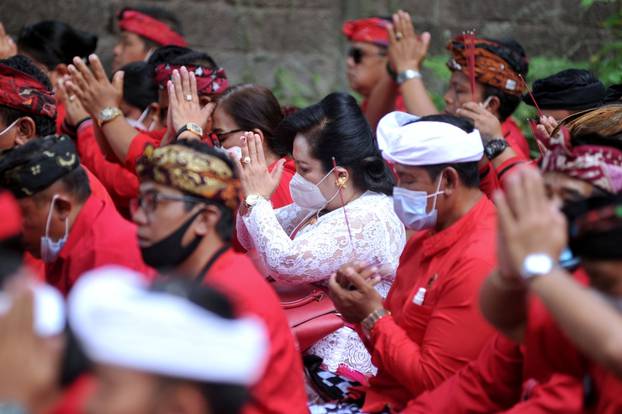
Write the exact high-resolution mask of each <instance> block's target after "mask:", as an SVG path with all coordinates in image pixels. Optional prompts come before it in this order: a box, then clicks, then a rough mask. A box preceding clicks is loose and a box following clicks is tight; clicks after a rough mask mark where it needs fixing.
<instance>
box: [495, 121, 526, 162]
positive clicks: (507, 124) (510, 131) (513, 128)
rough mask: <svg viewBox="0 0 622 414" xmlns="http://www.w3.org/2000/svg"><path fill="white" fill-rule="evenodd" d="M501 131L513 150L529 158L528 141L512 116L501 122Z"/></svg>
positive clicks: (522, 156)
mask: <svg viewBox="0 0 622 414" xmlns="http://www.w3.org/2000/svg"><path fill="white" fill-rule="evenodd" d="M501 132H502V133H503V136H504V137H505V140H506V141H507V143H508V144H510V146H511V147H512V149H513V150H514V152H516V153H517V154H518V155H519V156H520V157H521V158H524V159H526V160H528V159H530V158H531V151H530V149H529V143H528V142H527V139H526V138H525V135H523V132H522V131H521V130H520V128H519V127H518V125H517V124H516V122H515V121H514V119H513V118H512V117H509V118H507V119H506V120H505V121H504V122H503V123H502V124H501Z"/></svg>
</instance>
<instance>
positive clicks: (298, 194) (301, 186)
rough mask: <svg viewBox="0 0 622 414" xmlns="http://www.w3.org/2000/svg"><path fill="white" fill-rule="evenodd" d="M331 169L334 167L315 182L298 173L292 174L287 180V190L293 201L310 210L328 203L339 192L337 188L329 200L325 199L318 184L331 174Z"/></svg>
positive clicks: (318, 208)
mask: <svg viewBox="0 0 622 414" xmlns="http://www.w3.org/2000/svg"><path fill="white" fill-rule="evenodd" d="M333 170H334V168H333V169H332V170H330V171H329V172H328V174H326V175H325V176H324V178H322V179H321V180H320V182H318V183H317V184H313V183H312V182H311V181H309V180H307V179H305V178H304V177H303V176H302V175H300V174H298V173H296V174H294V176H293V177H292V180H291V181H290V182H289V192H290V193H291V195H292V199H293V200H294V203H296V204H297V205H298V206H299V207H302V208H308V209H310V210H321V209H322V208H324V206H326V204H328V203H330V202H331V201H332V200H333V199H334V198H335V197H336V196H337V194H338V193H339V189H337V191H336V192H335V195H334V196H332V197H331V199H330V200H327V199H326V197H324V194H322V191H320V187H318V186H319V185H320V184H322V182H323V181H324V180H325V179H326V178H327V177H328V176H330V175H331V174H332V172H333Z"/></svg>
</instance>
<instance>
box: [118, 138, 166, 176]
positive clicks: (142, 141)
mask: <svg viewBox="0 0 622 414" xmlns="http://www.w3.org/2000/svg"><path fill="white" fill-rule="evenodd" d="M165 134H166V128H162V129H159V130H157V131H149V132H139V133H138V134H137V135H135V136H134V138H133V139H132V142H131V143H130V147H129V148H128V150H127V155H126V156H125V166H126V167H127V168H128V169H129V170H130V171H132V172H133V171H136V161H138V159H139V158H140V157H142V155H143V153H144V152H145V147H146V146H147V144H151V145H153V146H154V147H159V146H160V142H162V139H163V138H164V135H165Z"/></svg>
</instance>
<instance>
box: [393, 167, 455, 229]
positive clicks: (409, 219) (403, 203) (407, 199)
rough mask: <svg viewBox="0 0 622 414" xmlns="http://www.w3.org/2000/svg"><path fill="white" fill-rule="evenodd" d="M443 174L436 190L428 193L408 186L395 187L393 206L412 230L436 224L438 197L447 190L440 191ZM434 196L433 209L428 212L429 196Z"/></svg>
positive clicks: (427, 227)
mask: <svg viewBox="0 0 622 414" xmlns="http://www.w3.org/2000/svg"><path fill="white" fill-rule="evenodd" d="M442 181H443V175H442V174H441V176H440V177H439V180H438V184H437V186H436V192H434V193H432V194H428V193H426V192H425V191H413V190H407V189H406V188H401V187H394V188H393V208H394V209H395V214H397V216H398V217H399V219H400V220H401V221H402V223H404V226H406V228H408V229H410V230H424V229H429V228H432V227H434V226H435V225H436V220H437V219H438V210H436V199H437V198H438V196H439V195H440V194H443V193H445V191H444V190H443V191H440V188H441V182H442ZM430 197H434V201H433V202H432V210H431V211H430V212H429V213H428V212H427V210H426V208H427V206H428V198H430Z"/></svg>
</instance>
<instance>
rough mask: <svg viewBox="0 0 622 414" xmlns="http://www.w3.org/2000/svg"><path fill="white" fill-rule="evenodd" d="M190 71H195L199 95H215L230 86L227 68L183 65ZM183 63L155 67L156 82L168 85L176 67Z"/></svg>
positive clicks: (161, 85)
mask: <svg viewBox="0 0 622 414" xmlns="http://www.w3.org/2000/svg"><path fill="white" fill-rule="evenodd" d="M183 66H185V67H186V69H188V72H194V76H195V77H196V79H197V92H198V93H199V95H213V94H219V93H222V92H224V91H225V89H227V88H228V87H229V81H228V80H227V75H226V74H225V70H224V69H222V68H218V69H216V70H209V69H206V68H205V67H203V66H194V65H183ZM181 67H182V65H169V64H160V65H158V66H156V69H155V80H156V83H157V84H158V85H159V86H160V87H161V88H164V87H166V83H167V82H168V81H169V79H171V75H172V74H173V71H174V70H175V69H177V70H179V69H181Z"/></svg>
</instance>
